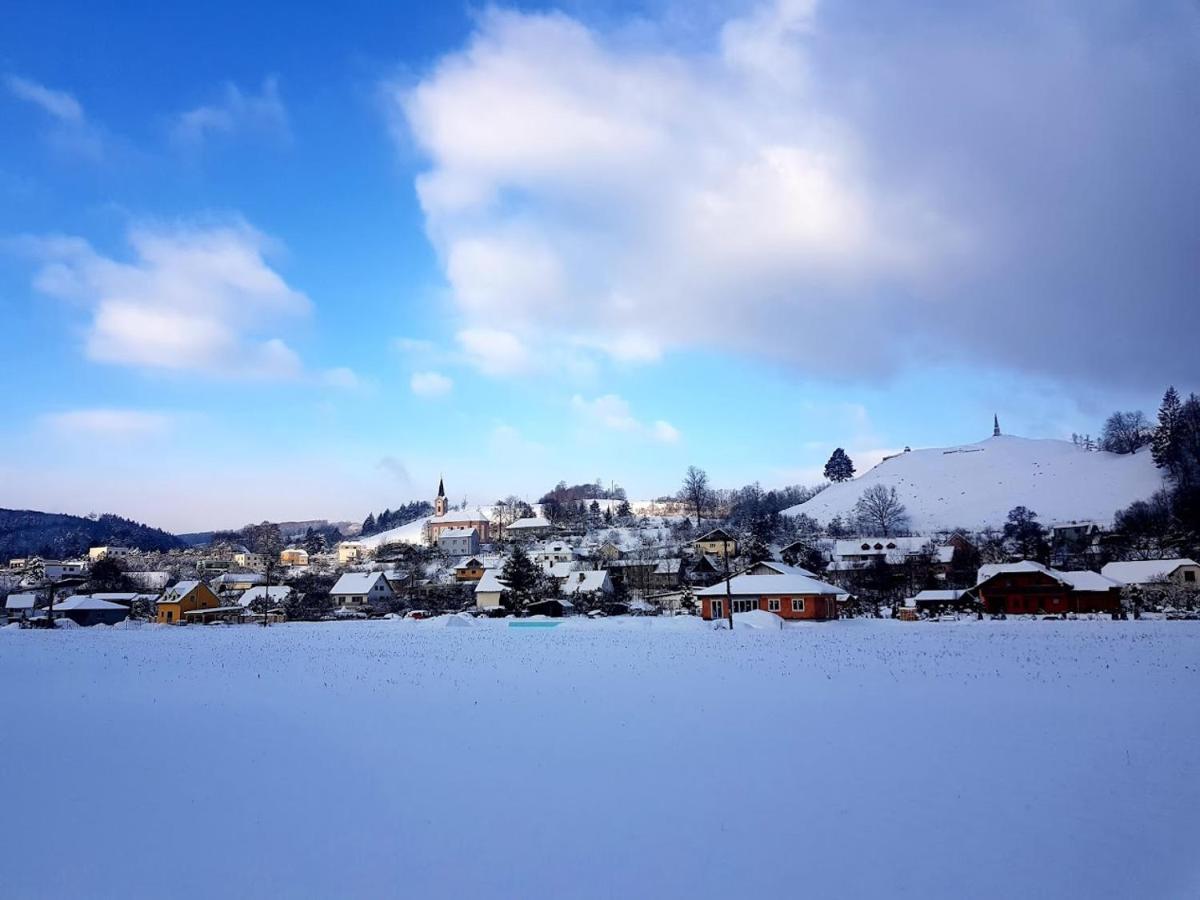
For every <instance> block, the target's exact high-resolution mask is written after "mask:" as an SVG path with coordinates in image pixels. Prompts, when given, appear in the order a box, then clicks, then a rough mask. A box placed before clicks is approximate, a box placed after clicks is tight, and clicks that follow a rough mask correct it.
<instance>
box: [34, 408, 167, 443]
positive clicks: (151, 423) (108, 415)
mask: <svg viewBox="0 0 1200 900" xmlns="http://www.w3.org/2000/svg"><path fill="white" fill-rule="evenodd" d="M42 421H43V422H44V423H45V424H46V425H48V426H49V427H50V428H51V429H53V430H54V431H56V432H58V433H59V434H62V435H64V436H67V437H72V438H100V439H110V440H129V439H133V438H149V437H158V436H161V435H164V434H166V433H168V432H169V431H170V430H171V428H172V426H173V425H174V421H175V420H174V417H173V416H170V415H167V414H165V413H159V412H147V411H145V410H136V409H103V408H100V409H73V410H67V411H65V412H58V413H47V414H46V415H44V416H42Z"/></svg>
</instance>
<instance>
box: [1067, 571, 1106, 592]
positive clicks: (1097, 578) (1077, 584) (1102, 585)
mask: <svg viewBox="0 0 1200 900" xmlns="http://www.w3.org/2000/svg"><path fill="white" fill-rule="evenodd" d="M1058 575H1060V576H1061V577H1062V578H1063V579H1064V580H1065V581H1066V582H1067V583H1068V584H1070V585H1071V587H1072V588H1074V589H1075V590H1077V591H1109V590H1112V589H1113V588H1115V587H1120V586H1121V583H1120V582H1119V581H1115V580H1113V579H1112V578H1108V577H1106V576H1104V575H1101V574H1100V573H1099V572H1089V571H1087V570H1081V571H1079V572H1058Z"/></svg>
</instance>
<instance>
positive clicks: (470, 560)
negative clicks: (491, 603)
mask: <svg viewBox="0 0 1200 900" xmlns="http://www.w3.org/2000/svg"><path fill="white" fill-rule="evenodd" d="M503 565H504V557H503V556H499V555H486V556H481V555H478V554H477V555H475V556H464V557H463V558H462V559H460V560H459V561H458V562H457V563H455V564H454V580H455V581H456V582H464V581H479V579H480V578H482V577H483V573H484V572H485V571H487V570H488V569H499V568H501V567H502V566H503Z"/></svg>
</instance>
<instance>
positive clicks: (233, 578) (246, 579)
mask: <svg viewBox="0 0 1200 900" xmlns="http://www.w3.org/2000/svg"><path fill="white" fill-rule="evenodd" d="M266 580H267V576H266V575H263V574H261V573H259V572H225V573H224V574H222V575H218V576H217V577H216V578H214V579H213V582H212V583H213V584H217V585H221V584H262V583H263V582H264V581H266Z"/></svg>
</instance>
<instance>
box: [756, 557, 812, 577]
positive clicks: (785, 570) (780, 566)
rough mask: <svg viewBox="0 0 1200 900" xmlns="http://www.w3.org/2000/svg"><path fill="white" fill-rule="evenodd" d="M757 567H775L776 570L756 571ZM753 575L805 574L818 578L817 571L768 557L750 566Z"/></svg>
mask: <svg viewBox="0 0 1200 900" xmlns="http://www.w3.org/2000/svg"><path fill="white" fill-rule="evenodd" d="M756 569H773V570H774V572H773V573H772V572H756V571H755V570H756ZM750 574H752V575H770V574H775V575H803V576H805V577H807V578H816V577H817V573H816V572H810V571H808V569H802V568H801V567H800V566H789V565H787V564H786V563H781V562H775V561H774V560H770V559H766V560H763V561H762V562H758V563H755V564H754V565H753V566H751V567H750Z"/></svg>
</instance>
